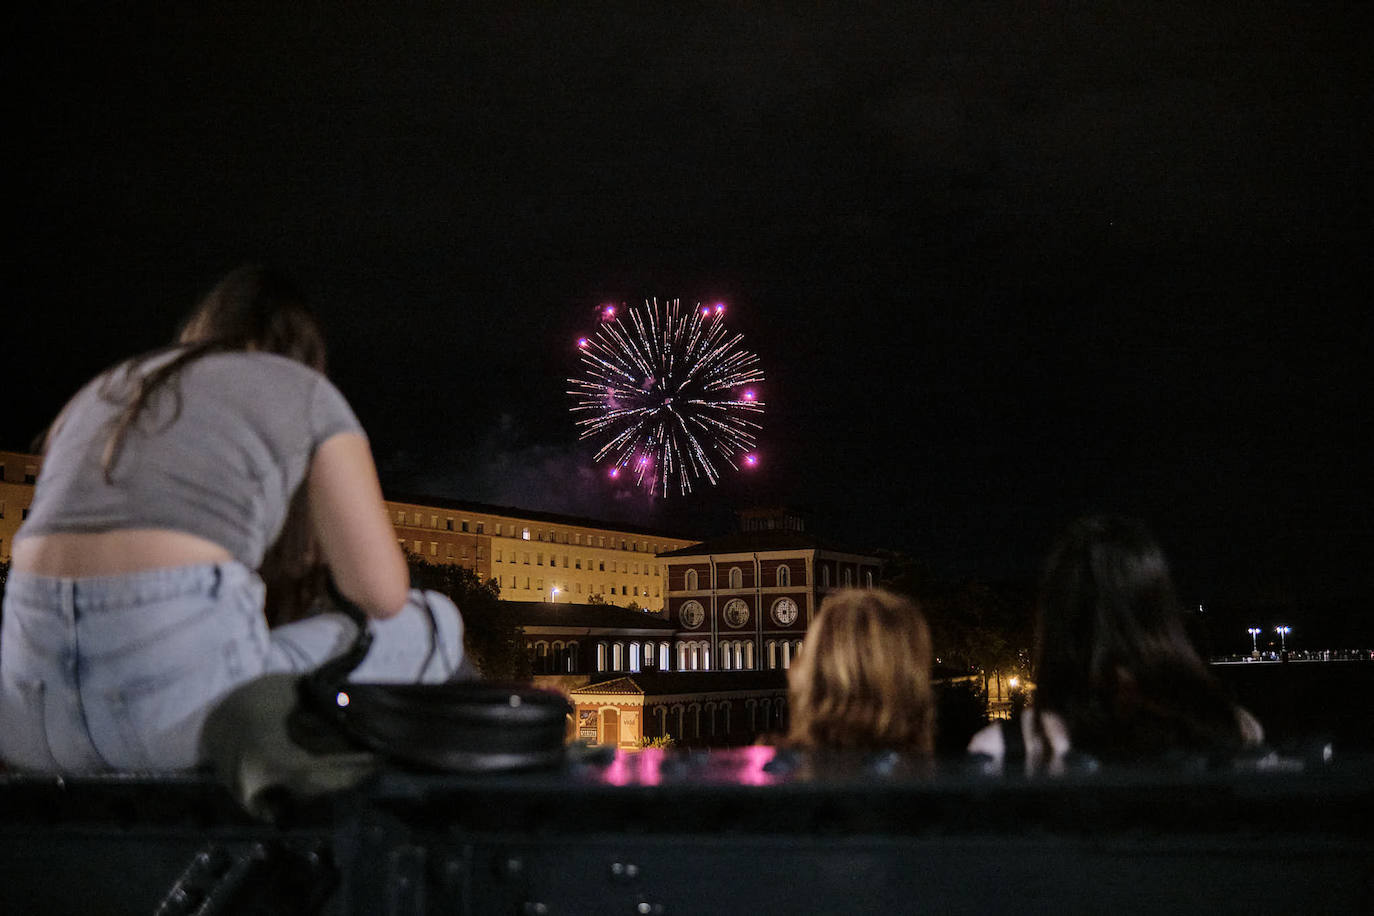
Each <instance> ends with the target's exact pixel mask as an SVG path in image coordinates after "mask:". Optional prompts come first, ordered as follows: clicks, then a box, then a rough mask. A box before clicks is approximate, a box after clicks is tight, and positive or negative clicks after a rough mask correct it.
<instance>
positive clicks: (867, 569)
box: [661, 510, 881, 671]
mask: <svg viewBox="0 0 1374 916" xmlns="http://www.w3.org/2000/svg"><path fill="white" fill-rule="evenodd" d="M741 522H742V525H743V527H744V530H742V531H738V532H735V533H734V534H730V535H726V536H725V537H722V538H716V539H714V540H710V541H706V542H703V543H700V544H696V545H693V546H691V547H685V548H682V549H679V550H675V551H670V552H668V553H665V554H664V555H663V556H662V558H661V559H662V560H663V564H664V566H665V568H666V570H667V577H668V581H667V604H666V612H667V616H668V620H669V621H670V622H671V623H673V624H675V625H676V626H677V629H678V643H677V653H678V658H677V660H676V662H677V663H676V665H675V666H674V667H675V668H676V670H679V671H748V670H775V669H785V668H789V667H791V664H792V659H793V658H794V657H796V655H797V653H799V652H800V651H801V649H802V641H803V639H804V637H805V635H806V630H807V627H809V626H810V624H811V621H812V619H814V617H815V615H816V612H817V611H818V610H819V608H820V603H821V600H822V599H823V598H824V597H825V595H826V594H827V593H829V592H831V591H833V590H835V589H838V588H856V587H857V588H873V587H875V585H876V584H877V583H878V581H879V577H880V575H881V562H880V561H879V559H878V558H877V557H874V556H870V555H866V554H863V553H860V552H855V551H852V550H846V549H843V548H838V547H833V546H828V545H826V544H823V543H822V542H820V541H819V540H817V539H816V538H814V537H812V536H810V535H808V534H807V533H806V532H805V531H804V530H803V523H802V521H801V519H800V518H799V517H797V516H795V515H793V514H791V513H787V512H785V511H782V510H777V511H776V512H775V513H773V514H769V513H766V512H765V513H750V514H748V515H743V516H742V518H741Z"/></svg>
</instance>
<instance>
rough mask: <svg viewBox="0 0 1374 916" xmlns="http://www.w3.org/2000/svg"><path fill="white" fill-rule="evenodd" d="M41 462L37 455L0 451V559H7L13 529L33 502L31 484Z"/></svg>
mask: <svg viewBox="0 0 1374 916" xmlns="http://www.w3.org/2000/svg"><path fill="white" fill-rule="evenodd" d="M42 463H43V461H42V459H41V458H40V457H39V456H37V455H29V454H26V453H24V452H0V562H5V563H8V562H9V559H10V550H11V549H12V547H13V545H14V535H15V532H17V531H18V530H19V526H20V525H21V524H22V523H23V521H24V517H25V516H26V515H28V510H29V506H31V505H32V504H33V484H34V481H35V480H37V478H38V468H39V466H40V465H42Z"/></svg>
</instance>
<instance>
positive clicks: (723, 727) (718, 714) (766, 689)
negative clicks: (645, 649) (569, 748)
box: [568, 670, 787, 747]
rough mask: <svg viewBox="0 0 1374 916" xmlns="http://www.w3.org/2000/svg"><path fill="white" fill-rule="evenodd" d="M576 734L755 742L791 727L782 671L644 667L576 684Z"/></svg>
mask: <svg viewBox="0 0 1374 916" xmlns="http://www.w3.org/2000/svg"><path fill="white" fill-rule="evenodd" d="M568 696H569V699H571V700H572V703H573V706H574V712H573V715H574V717H575V721H574V725H573V737H574V738H577V739H582V740H587V741H592V742H595V743H597V744H610V745H615V746H617V747H639V746H640V745H641V743H642V741H643V740H644V739H653V738H662V737H664V736H665V735H666V736H671V737H672V739H673V741H674V742H675V743H678V744H685V745H689V746H697V745H716V746H726V747H728V746H736V745H742V744H752V743H753V742H754V740H755V739H757V738H758V737H759V736H760V735H764V734H768V733H774V734H780V733H782V732H783V731H785V730H786V727H787V678H786V675H785V674H784V673H783V672H782V671H780V670H779V671H710V672H701V671H686V672H675V671H645V672H641V673H638V674H627V675H625V676H624V677H618V678H615V679H614V680H609V681H601V682H599V683H596V684H589V685H587V686H585V687H578V688H576V689H574V690H571V691H569V692H568Z"/></svg>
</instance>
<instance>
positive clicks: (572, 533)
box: [386, 500, 692, 611]
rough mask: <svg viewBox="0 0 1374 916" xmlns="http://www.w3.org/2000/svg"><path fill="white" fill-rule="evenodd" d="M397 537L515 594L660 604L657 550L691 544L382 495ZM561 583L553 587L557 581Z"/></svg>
mask: <svg viewBox="0 0 1374 916" xmlns="http://www.w3.org/2000/svg"><path fill="white" fill-rule="evenodd" d="M386 505H387V511H388V513H389V514H390V517H391V521H392V524H393V525H394V526H395V528H396V538H397V541H398V542H399V543H400V545H401V547H402V548H404V549H405V550H406V551H408V552H410V553H413V554H417V555H419V556H420V557H422V558H424V559H425V560H428V561H430V562H434V563H456V564H459V565H462V566H465V567H467V568H468V569H472V570H474V571H475V572H476V573H477V575H478V576H480V577H481V578H482V579H484V580H485V579H489V578H495V579H496V580H497V581H498V583H499V584H500V586H501V597H502V598H505V599H507V600H512V601H558V600H563V601H571V602H574V603H579V604H583V603H586V602H587V601H589V600H591V599H592V598H593V597H596V596H600V597H601V598H603V599H604V600H605V602H606V603H607V604H614V605H617V606H619V607H628V606H629V605H630V603H631V602H634V603H636V604H638V605H639V606H640V607H641V608H646V609H648V610H654V611H661V610H662V609H663V607H664V593H665V591H666V588H665V576H666V567H665V566H664V564H663V563H661V562H660V561H659V560H658V558H657V557H656V556H655V554H658V553H663V552H667V551H671V550H678V549H680V548H682V547H686V546H687V545H689V544H691V543H692V541H691V540H690V539H688V538H674V537H670V536H669V537H665V536H662V535H647V534H642V533H635V532H630V531H624V530H620V529H616V528H610V527H606V526H604V525H603V524H600V523H597V522H592V521H588V522H586V523H574V522H549V521H540V520H536V519H532V518H529V517H526V516H521V515H520V514H518V513H517V512H514V511H512V512H511V513H509V514H496V513H490V512H475V511H466V510H460V509H453V508H443V507H438V506H427V505H423V504H419V503H410V502H397V501H394V500H387V504H386ZM555 588H556V589H558V592H557V594H555V593H554V589H555Z"/></svg>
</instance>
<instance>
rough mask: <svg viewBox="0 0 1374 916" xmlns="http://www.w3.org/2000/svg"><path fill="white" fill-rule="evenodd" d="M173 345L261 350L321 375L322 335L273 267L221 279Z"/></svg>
mask: <svg viewBox="0 0 1374 916" xmlns="http://www.w3.org/2000/svg"><path fill="white" fill-rule="evenodd" d="M177 342H178V343H183V344H201V345H205V346H208V347H209V348H210V349H213V350H261V351H263V352H266V353H276V354H278V355H280V356H285V357H288V358H290V359H294V360H296V361H297V362H300V363H304V364H305V365H307V366H310V367H311V368H312V369H315V370H317V371H320V372H323V371H324V368H325V347H324V334H323V332H322V331H321V330H320V325H319V322H318V321H317V320H316V319H315V316H314V314H313V313H312V312H311V310H310V308H309V307H308V306H307V305H306V301H305V295H304V294H303V293H302V291H301V289H300V287H299V286H297V285H296V283H295V282H294V281H293V280H292V279H291V278H290V277H288V276H287V275H286V274H284V273H282V272H281V271H279V270H276V269H274V268H271V267H262V266H256V265H254V266H247V267H240V268H238V269H237V270H235V271H233V272H231V273H230V274H229V275H228V276H226V277H225V278H224V279H223V280H220V281H219V283H217V284H216V285H215V288H214V289H212V290H210V292H209V294H208V295H206V297H205V298H204V299H202V300H201V302H200V304H199V305H198V306H196V309H195V311H193V312H192V313H191V316H190V317H189V318H188V319H187V321H186V324H185V325H184V326H183V327H182V329H181V334H180V335H179V336H178V338H177Z"/></svg>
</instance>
